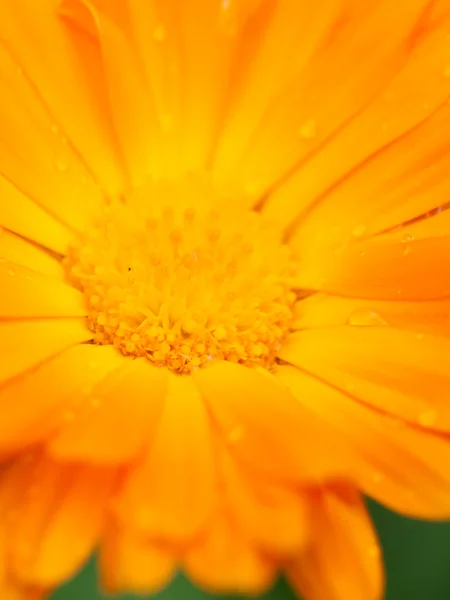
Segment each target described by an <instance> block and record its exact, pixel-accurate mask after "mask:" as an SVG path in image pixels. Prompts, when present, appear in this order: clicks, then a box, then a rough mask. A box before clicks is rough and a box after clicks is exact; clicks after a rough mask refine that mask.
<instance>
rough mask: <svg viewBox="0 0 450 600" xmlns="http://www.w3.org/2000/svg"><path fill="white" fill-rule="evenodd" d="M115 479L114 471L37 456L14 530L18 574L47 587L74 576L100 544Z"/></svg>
mask: <svg viewBox="0 0 450 600" xmlns="http://www.w3.org/2000/svg"><path fill="white" fill-rule="evenodd" d="M115 481H116V474H115V472H114V471H112V470H108V469H96V468H93V467H81V466H80V467H68V466H67V465H58V464H57V463H54V462H52V461H51V460H49V459H47V458H42V459H39V458H37V459H36V462H35V464H34V469H33V472H32V473H31V476H30V477H29V478H28V479H26V480H24V481H23V488H22V497H21V501H20V502H19V503H18V504H17V505H16V509H17V513H16V518H15V519H14V520H13V521H12V522H11V526H10V537H9V546H10V552H11V556H12V566H13V570H14V573H15V575H16V576H17V577H18V578H20V579H21V580H22V581H25V582H29V583H30V584H35V585H40V586H42V587H50V586H53V585H58V584H60V583H62V582H63V581H65V580H66V579H68V578H69V577H71V576H72V575H73V574H74V573H75V572H76V570H77V569H78V568H79V567H80V566H81V565H82V564H83V562H84V561H85V560H87V558H88V557H89V555H90V553H91V552H92V550H93V549H94V547H95V545H96V544H97V542H98V539H99V536H100V534H101V531H102V527H103V523H104V519H105V515H106V508H107V506H108V502H109V500H110V496H111V493H112V491H113V486H114V485H115ZM69 542H70V543H69Z"/></svg>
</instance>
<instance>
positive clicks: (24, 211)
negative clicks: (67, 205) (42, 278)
mask: <svg viewBox="0 0 450 600" xmlns="http://www.w3.org/2000/svg"><path fill="white" fill-rule="evenodd" d="M0 193H1V195H2V202H1V203H0V226H2V227H6V228H7V229H9V230H11V231H14V232H15V233H18V234H19V235H22V236H24V237H25V238H28V239H30V240H32V241H34V242H37V243H38V244H42V245H43V246H45V247H46V248H50V249H51V250H53V251H54V252H58V253H59V254H64V253H65V252H66V251H67V248H68V246H69V244H70V241H71V239H72V235H73V234H72V232H71V231H70V230H69V229H68V228H67V227H65V226H64V225H62V224H61V223H60V222H59V221H58V220H57V219H55V218H54V217H52V216H51V215H50V214H49V213H47V212H46V211H45V210H44V209H42V208H40V207H39V206H38V205H37V204H36V203H35V202H33V200H32V199H31V198H29V197H28V196H26V195H25V194H23V193H22V192H20V191H19V189H18V188H16V187H14V186H13V185H12V184H11V183H10V182H9V181H8V180H7V179H5V178H4V177H3V176H2V175H0Z"/></svg>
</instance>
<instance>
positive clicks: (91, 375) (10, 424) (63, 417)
mask: <svg viewBox="0 0 450 600" xmlns="http://www.w3.org/2000/svg"><path fill="white" fill-rule="evenodd" d="M123 360H124V359H123V357H122V356H121V355H120V354H118V353H117V352H116V350H115V349H114V348H113V347H112V346H93V345H90V344H80V345H77V346H74V347H72V348H69V349H68V350H65V351H63V352H61V353H60V354H59V355H58V356H56V357H55V358H54V359H53V360H50V361H48V362H44V363H43V364H42V365H40V366H39V367H38V368H37V369H36V370H34V371H32V372H30V373H26V374H24V375H22V376H21V377H19V378H17V379H15V380H13V381H11V382H9V383H8V384H7V385H5V386H2V387H1V389H0V412H1V414H2V419H1V421H0V453H1V454H10V453H11V452H16V451H17V450H19V449H21V448H24V447H26V446H29V445H31V444H34V443H36V442H38V441H40V440H44V439H46V438H48V437H49V435H50V433H51V432H52V431H53V430H54V429H55V428H57V427H58V426H60V425H61V424H62V423H67V422H68V421H70V419H72V418H73V417H74V413H73V409H74V406H77V404H78V403H80V402H81V403H84V401H85V397H86V390H87V391H89V390H90V389H91V387H92V386H93V385H94V384H96V383H97V382H98V381H101V380H102V378H104V377H105V376H106V375H107V374H108V373H109V372H110V371H111V370H113V369H114V368H117V367H118V366H119V365H120V364H122V361H123Z"/></svg>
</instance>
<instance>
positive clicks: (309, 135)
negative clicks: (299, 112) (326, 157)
mask: <svg viewBox="0 0 450 600" xmlns="http://www.w3.org/2000/svg"><path fill="white" fill-rule="evenodd" d="M298 133H299V135H300V137H301V138H302V139H304V140H312V139H313V138H315V137H316V135H317V123H316V122H315V121H314V119H308V120H307V121H305V122H304V123H303V125H301V126H300V129H299V130H298Z"/></svg>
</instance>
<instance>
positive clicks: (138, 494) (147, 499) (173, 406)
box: [119, 374, 214, 541]
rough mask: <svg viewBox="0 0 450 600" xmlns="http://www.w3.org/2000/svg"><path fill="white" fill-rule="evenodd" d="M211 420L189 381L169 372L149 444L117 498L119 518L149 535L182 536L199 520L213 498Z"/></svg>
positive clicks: (201, 521)
mask: <svg viewBox="0 0 450 600" xmlns="http://www.w3.org/2000/svg"><path fill="white" fill-rule="evenodd" d="M213 492H214V456H213V451H212V445H211V424H210V422H209V418H208V414H207V412H206V408H205V406H204V403H203V400H202V398H201V397H200V395H199V393H198V391H197V389H196V387H195V385H194V383H193V381H192V379H191V378H188V377H180V376H177V375H172V374H170V375H169V391H168V396H167V398H166V403H165V407H164V410H163V413H162V416H161V419H160V422H159V426H158V430H157V432H156V435H155V438H154V440H153V441H152V442H151V444H150V448H149V450H148V452H147V454H146V456H145V457H144V458H143V460H142V461H141V462H140V464H138V466H137V467H136V469H135V470H134V471H133V472H132V473H131V474H130V475H129V477H128V478H127V480H126V481H125V484H124V489H123V492H122V494H121V497H120V499H119V511H120V514H121V516H123V518H124V520H125V522H127V523H129V522H130V521H131V523H132V524H133V526H134V527H136V528H137V529H138V530H139V531H140V532H145V533H146V534H148V535H151V536H152V537H159V538H163V539H168V540H171V541H172V540H175V541H180V540H181V541H185V540H186V539H189V538H191V537H192V536H194V535H196V534H197V533H198V532H199V530H200V529H201V528H202V527H203V526H204V524H205V521H206V519H207V517H208V516H209V512H210V510H211V506H212V502H213Z"/></svg>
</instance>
